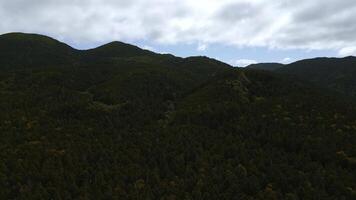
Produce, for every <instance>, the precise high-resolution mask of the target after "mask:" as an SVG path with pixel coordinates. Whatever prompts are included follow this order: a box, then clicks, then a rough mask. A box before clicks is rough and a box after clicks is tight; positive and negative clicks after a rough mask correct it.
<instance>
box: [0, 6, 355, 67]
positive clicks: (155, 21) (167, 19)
mask: <svg viewBox="0 0 356 200" xmlns="http://www.w3.org/2000/svg"><path fill="white" fill-rule="evenodd" d="M0 19H1V20H0V33H8V32H30V33H39V34H45V35H49V36H52V37H54V38H56V39H59V40H61V41H63V42H66V43H68V44H70V45H71V46H73V47H75V48H78V49H87V48H93V47H96V46H98V45H101V44H104V43H107V42H110V41H113V40H120V41H123V42H127V43H132V44H135V45H138V46H140V47H142V48H146V49H150V50H154V51H156V52H161V53H172V54H175V55H178V56H182V57H186V56H191V55H206V56H209V57H213V58H216V59H220V60H222V61H225V62H228V63H230V64H233V65H239V66H244V65H247V64H249V63H254V62H284V63H288V62H293V61H295V60H298V59H303V58H310V57H318V56H334V57H343V56H348V55H356V0H273V1H271V0H0Z"/></svg>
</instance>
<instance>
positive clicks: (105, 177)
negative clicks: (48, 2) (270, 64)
mask: <svg viewBox="0 0 356 200" xmlns="http://www.w3.org/2000/svg"><path fill="white" fill-rule="evenodd" d="M338 65H339V66H343V67H339V68H337V69H336V68H332V67H333V66H338ZM324 66H326V69H331V68H332V69H333V70H324V71H320V70H315V69H316V68H323V67H324ZM309 69H310V73H309V74H308V75H309V76H304V75H303V74H305V73H302V71H308V70H309ZM350 69H351V70H354V71H352V73H353V72H355V71H356V61H355V58H344V59H336V60H334V59H332V60H329V59H315V60H308V61H300V62H297V63H294V64H291V65H290V66H283V67H281V68H278V69H274V70H273V71H271V70H263V69H253V68H249V67H248V68H237V67H232V66H230V65H228V64H225V63H222V62H220V61H217V60H214V59H210V58H208V57H188V58H180V57H175V56H173V55H169V54H156V53H154V52H151V51H148V50H142V49H140V48H138V47H135V46H132V45H129V44H125V43H121V42H112V43H109V44H106V45H103V46H100V47H98V48H95V49H91V50H85V51H84V50H77V49H74V48H72V47H70V46H68V45H66V44H64V43H61V42H59V41H56V40H54V39H52V38H49V37H46V36H42V35H35V34H23V33H11V34H5V35H1V36H0V111H1V112H0V138H1V139H0V199H34V200H38V199H54V200H65V199H83V200H84V199H145V200H149V199H151V200H155V199H161V200H175V199H187V200H189V199H192V200H193V199H239V200H240V199H246V200H277V199H281V200H302V199H311V200H319V199H323V200H335V199H340V200H354V199H356V104H355V94H356V92H355V91H356V89H355V88H356V86H355V85H356V84H354V83H355V82H354V80H356V76H355V73H354V74H352V73H351V72H350ZM335 70H339V71H338V72H335ZM318 72H320V73H322V74H318ZM327 72H330V74H327ZM326 74H327V76H328V77H329V78H325V77H326ZM340 74H344V75H345V76H341V75H340ZM333 75H334V76H337V77H332V76H333ZM346 75H347V76H346ZM340 77H342V78H340Z"/></svg>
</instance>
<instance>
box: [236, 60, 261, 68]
mask: <svg viewBox="0 0 356 200" xmlns="http://www.w3.org/2000/svg"><path fill="white" fill-rule="evenodd" d="M256 63H258V62H257V61H256V60H250V59H238V60H235V61H232V62H231V64H232V65H233V66H238V67H246V66H248V65H251V64H256Z"/></svg>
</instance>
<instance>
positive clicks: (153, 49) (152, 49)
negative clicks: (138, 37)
mask: <svg viewBox="0 0 356 200" xmlns="http://www.w3.org/2000/svg"><path fill="white" fill-rule="evenodd" d="M142 49H146V50H149V51H156V49H155V48H154V47H151V46H148V45H145V46H143V47H142Z"/></svg>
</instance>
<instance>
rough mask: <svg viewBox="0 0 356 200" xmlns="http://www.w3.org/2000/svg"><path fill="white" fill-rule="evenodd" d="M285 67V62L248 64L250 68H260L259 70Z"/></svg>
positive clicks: (273, 69)
mask: <svg viewBox="0 0 356 200" xmlns="http://www.w3.org/2000/svg"><path fill="white" fill-rule="evenodd" d="M282 67H284V64H281V63H258V64H251V65H249V66H247V68H249V69H259V70H266V71H275V70H277V69H280V68H282Z"/></svg>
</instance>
